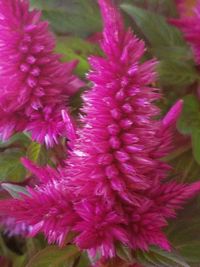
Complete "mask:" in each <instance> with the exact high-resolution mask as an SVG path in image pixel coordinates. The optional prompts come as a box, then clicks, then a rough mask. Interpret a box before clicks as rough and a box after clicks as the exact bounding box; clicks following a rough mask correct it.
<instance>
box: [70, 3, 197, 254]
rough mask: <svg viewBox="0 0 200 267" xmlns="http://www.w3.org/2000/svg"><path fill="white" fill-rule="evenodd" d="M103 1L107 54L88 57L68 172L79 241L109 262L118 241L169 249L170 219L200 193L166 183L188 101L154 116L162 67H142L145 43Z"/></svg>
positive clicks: (146, 247)
mask: <svg viewBox="0 0 200 267" xmlns="http://www.w3.org/2000/svg"><path fill="white" fill-rule="evenodd" d="M99 3H100V7H101V11H102V16H103V20H104V32H103V41H102V49H103V51H104V53H105V57H103V58H100V57H91V58H90V63H91V66H92V69H93V70H92V71H91V72H90V74H89V75H88V78H89V79H90V80H91V81H92V82H93V88H92V90H90V91H89V92H87V93H86V94H85V95H84V100H85V106H84V109H83V111H84V113H86V114H87V115H86V116H85V117H84V118H83V120H82V121H83V124H84V125H85V126H84V128H83V129H82V130H81V131H80V138H79V139H78V140H77V142H76V143H75V147H74V153H73V155H72V156H71V158H70V159H69V161H68V168H67V169H66V177H67V179H68V187H69V188H70V187H71V190H72V191H74V192H75V194H76V196H77V198H79V199H80V203H79V202H77V203H76V204H75V209H76V211H77V213H78V214H79V216H80V217H81V219H82V220H81V221H80V222H79V223H77V225H76V226H75V228H74V230H75V231H76V232H78V233H79V234H78V236H77V237H76V238H75V243H76V244H77V245H78V246H79V247H80V248H82V249H88V250H90V252H91V253H95V252H96V251H100V252H101V255H103V256H105V257H107V256H110V257H112V256H114V254H115V244H116V243H118V242H121V243H123V244H126V245H128V246H129V247H131V248H133V249H138V248H139V249H143V250H147V249H148V247H149V245H158V246H160V247H162V248H164V249H170V245H169V243H168V241H167V239H166V237H165V235H164V233H163V231H162V228H163V227H165V226H166V225H167V222H166V219H167V218H169V217H174V216H175V210H176V209H178V208H180V207H181V205H182V204H183V203H184V201H185V200H186V199H187V198H189V197H191V196H192V194H194V193H195V192H196V191H198V190H199V183H197V184H194V185H191V186H186V185H178V184H176V183H174V182H171V183H170V182H169V183H165V182H164V179H165V178H166V177H167V173H168V170H169V168H170V166H168V165H167V164H165V163H163V162H162V160H161V158H162V157H163V156H165V155H167V153H168V152H169V151H170V149H171V141H172V140H171V139H172V136H171V130H170V128H171V127H172V126H174V124H175V122H176V119H177V117H178V116H179V114H180V111H181V108H182V101H178V102H177V103H176V104H175V106H174V107H173V108H172V109H171V110H170V112H169V113H168V114H167V115H166V117H165V118H164V119H163V120H161V121H159V120H156V119H155V117H156V116H157V115H158V114H159V109H158V108H157V107H156V106H155V104H154V102H155V100H157V99H159V98H160V94H159V90H158V89H156V88H154V87H153V86H152V84H153V83H154V82H155V78H156V77H155V76H156V75H155V64H156V62H155V61H154V60H150V61H147V62H145V63H140V61H141V58H142V56H143V55H144V52H145V47H144V43H143V42H142V41H140V40H138V39H137V38H136V37H135V36H134V35H133V34H132V32H131V31H130V30H127V31H126V30H125V28H124V25H123V21H122V18H121V16H120V14H119V12H118V11H117V10H116V9H115V7H114V6H113V5H112V4H111V1H109V0H99ZM160 192H163V194H162V197H161V195H160ZM175 192H176V193H175ZM170 196H171V197H170Z"/></svg>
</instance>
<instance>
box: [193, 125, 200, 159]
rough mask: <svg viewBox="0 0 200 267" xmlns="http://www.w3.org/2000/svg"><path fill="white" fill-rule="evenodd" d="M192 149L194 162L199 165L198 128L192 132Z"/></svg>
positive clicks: (199, 138)
mask: <svg viewBox="0 0 200 267" xmlns="http://www.w3.org/2000/svg"><path fill="white" fill-rule="evenodd" d="M192 149H193V155H194V158H195V160H196V161H197V162H198V163H199V164H200V128H198V129H195V130H193V131H192Z"/></svg>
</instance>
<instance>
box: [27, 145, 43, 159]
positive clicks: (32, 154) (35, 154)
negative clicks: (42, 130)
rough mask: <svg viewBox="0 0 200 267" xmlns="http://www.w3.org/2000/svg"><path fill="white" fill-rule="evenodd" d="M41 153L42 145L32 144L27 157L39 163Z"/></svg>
mask: <svg viewBox="0 0 200 267" xmlns="http://www.w3.org/2000/svg"><path fill="white" fill-rule="evenodd" d="M40 152H41V145H40V144H38V143H36V142H32V143H31V144H30V145H29V146H28V149H27V152H26V155H27V157H28V158H29V159H30V160H32V161H34V162H37V161H38V158H39V156H40Z"/></svg>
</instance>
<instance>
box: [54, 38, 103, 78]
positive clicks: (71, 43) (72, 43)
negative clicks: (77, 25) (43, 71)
mask: <svg viewBox="0 0 200 267" xmlns="http://www.w3.org/2000/svg"><path fill="white" fill-rule="evenodd" d="M56 51H57V52H58V53H60V54H62V55H64V57H63V60H64V61H71V60H78V66H77V67H76V73H77V74H78V75H79V76H82V77H85V74H86V73H87V72H88V70H89V63H88V57H89V56H90V55H96V54H100V49H99V47H98V46H97V45H95V44H92V43H90V42H88V41H86V40H84V39H82V38H79V37H59V38H58V42H57V47H56Z"/></svg>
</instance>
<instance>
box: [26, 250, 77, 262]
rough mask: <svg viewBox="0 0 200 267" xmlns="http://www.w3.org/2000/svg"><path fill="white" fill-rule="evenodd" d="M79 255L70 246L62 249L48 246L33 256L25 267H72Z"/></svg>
mask: <svg viewBox="0 0 200 267" xmlns="http://www.w3.org/2000/svg"><path fill="white" fill-rule="evenodd" d="M79 254H80V253H79V251H78V250H77V248H76V247H75V246H72V245H69V246H66V247H64V248H58V247H56V246H48V247H46V248H45V249H43V250H41V251H39V252H38V253H37V254H36V255H35V256H33V258H32V259H30V261H29V262H28V264H27V265H26V267H73V263H74V261H75V259H76V258H77V257H78V256H79Z"/></svg>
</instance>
